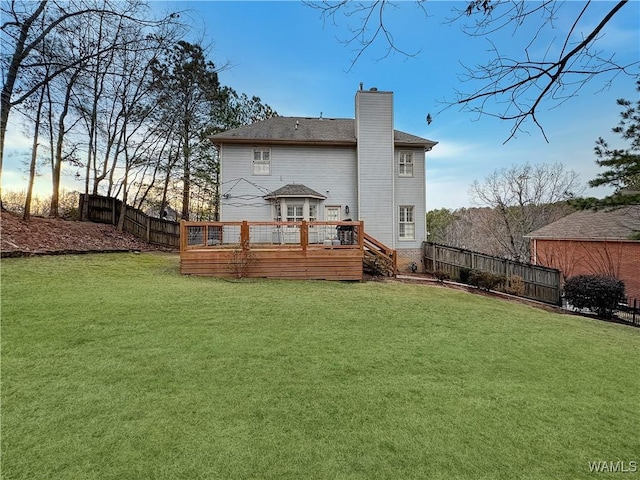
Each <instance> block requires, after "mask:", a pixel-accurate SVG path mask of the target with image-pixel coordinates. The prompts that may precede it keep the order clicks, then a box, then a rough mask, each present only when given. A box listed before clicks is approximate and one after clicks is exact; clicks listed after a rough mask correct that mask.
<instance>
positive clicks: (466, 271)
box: [460, 267, 471, 283]
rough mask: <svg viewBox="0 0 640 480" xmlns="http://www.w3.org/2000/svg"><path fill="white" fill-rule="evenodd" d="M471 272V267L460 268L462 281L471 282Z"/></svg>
mask: <svg viewBox="0 0 640 480" xmlns="http://www.w3.org/2000/svg"><path fill="white" fill-rule="evenodd" d="M470 274H471V269H470V268H467V267H462V268H460V282H462V283H469V275H470Z"/></svg>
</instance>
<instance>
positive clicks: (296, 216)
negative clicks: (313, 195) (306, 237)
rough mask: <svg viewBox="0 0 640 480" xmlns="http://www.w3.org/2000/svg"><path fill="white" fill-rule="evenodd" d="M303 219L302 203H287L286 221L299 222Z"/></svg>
mask: <svg viewBox="0 0 640 480" xmlns="http://www.w3.org/2000/svg"><path fill="white" fill-rule="evenodd" d="M302 220H304V205H290V204H287V222H301V221H302Z"/></svg>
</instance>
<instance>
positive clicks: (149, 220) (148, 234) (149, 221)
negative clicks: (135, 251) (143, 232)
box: [144, 215, 151, 243]
mask: <svg viewBox="0 0 640 480" xmlns="http://www.w3.org/2000/svg"><path fill="white" fill-rule="evenodd" d="M144 219H145V223H146V224H147V225H146V227H147V243H151V217H147V216H146V215H145V216H144Z"/></svg>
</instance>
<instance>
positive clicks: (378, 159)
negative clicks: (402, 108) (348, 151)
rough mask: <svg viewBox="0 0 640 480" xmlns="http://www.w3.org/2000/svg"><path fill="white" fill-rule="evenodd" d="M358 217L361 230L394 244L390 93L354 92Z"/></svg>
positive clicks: (394, 220) (394, 245)
mask: <svg viewBox="0 0 640 480" xmlns="http://www.w3.org/2000/svg"><path fill="white" fill-rule="evenodd" d="M356 138H357V140H358V146H357V159H358V166H357V176H358V177H357V178H358V192H359V196H358V220H363V221H364V226H365V230H366V231H367V233H368V234H369V235H372V236H373V237H375V238H376V239H378V240H379V241H381V242H382V243H384V244H385V245H387V246H389V247H391V248H395V247H396V242H395V231H396V215H397V214H396V211H395V210H396V209H395V208H394V182H393V181H392V180H391V179H393V178H394V148H393V94H392V93H391V92H379V91H371V90H368V91H366V90H360V91H358V92H357V93H356Z"/></svg>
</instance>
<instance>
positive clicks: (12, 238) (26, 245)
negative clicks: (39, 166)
mask: <svg viewBox="0 0 640 480" xmlns="http://www.w3.org/2000/svg"><path fill="white" fill-rule="evenodd" d="M150 250H162V249H159V248H156V247H154V246H152V245H149V244H148V243H146V242H143V241H142V240H140V239H138V238H136V237H134V236H133V235H131V234H129V233H126V232H119V231H118V229H117V228H116V227H115V226H113V225H105V224H100V223H91V222H77V221H70V220H62V219H59V218H42V217H31V218H30V219H29V220H28V221H24V220H22V218H21V217H20V216H18V215H15V214H13V213H11V212H8V211H4V210H3V211H2V222H1V223H0V251H1V252H2V257H15V256H25V255H26V256H29V255H47V254H64V253H88V252H121V251H150Z"/></svg>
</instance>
